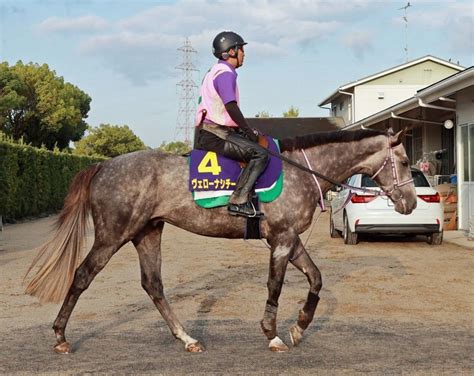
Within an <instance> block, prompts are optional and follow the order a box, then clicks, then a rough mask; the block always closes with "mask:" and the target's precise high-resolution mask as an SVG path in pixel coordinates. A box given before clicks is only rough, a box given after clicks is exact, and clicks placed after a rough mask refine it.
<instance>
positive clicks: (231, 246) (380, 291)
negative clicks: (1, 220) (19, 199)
mask: <svg viewBox="0 0 474 376" xmlns="http://www.w3.org/2000/svg"><path fill="white" fill-rule="evenodd" d="M54 219H55V217H54V216H53V217H48V218H43V219H39V220H35V221H30V222H25V223H21V224H15V225H9V226H6V227H5V228H4V231H3V232H0V270H1V274H0V286H1V288H0V303H1V304H0V334H1V338H2V341H1V342H0V372H1V373H3V374H32V373H35V374H36V373H42V374H58V373H59V374H82V373H121V374H135V373H147V374H173V375H175V374H298V375H301V374H314V373H315V372H317V373H318V374H356V373H374V374H401V373H408V374H446V375H452V374H466V375H468V374H473V373H474V361H473V354H474V340H473V339H474V338H473V337H474V327H473V316H474V315H473V312H474V293H473V288H472V275H473V270H474V268H473V266H474V262H473V253H472V251H471V250H469V249H466V248H462V247H459V246H456V245H448V244H445V245H443V246H441V247H433V246H429V245H428V244H426V243H425V242H424V239H422V238H421V237H420V238H419V239H418V238H409V239H405V238H395V237H392V238H370V239H362V241H361V242H360V243H359V244H358V245H357V246H346V245H344V244H343V242H342V239H331V238H330V237H329V234H328V215H327V214H323V215H321V217H320V219H319V220H318V222H317V223H316V225H315V227H314V230H313V232H312V233H311V234H308V233H307V234H303V236H302V239H303V241H306V240H307V241H308V243H307V249H308V251H309V253H310V254H311V256H312V258H313V260H314V261H315V263H316V264H317V265H318V267H319V268H320V270H321V272H322V274H323V281H324V286H323V290H322V292H321V302H320V304H319V306H318V310H317V312H316V318H315V320H314V322H313V324H312V325H311V326H310V327H309V328H308V330H307V331H306V333H305V337H304V339H303V341H302V343H301V345H300V346H299V347H297V348H291V349H290V351H289V352H287V353H281V354H275V353H271V352H270V351H268V350H267V348H266V347H267V345H268V343H267V341H266V339H265V337H264V336H263V334H262V332H261V330H260V327H259V321H260V319H261V317H262V314H263V309H264V305H265V300H266V293H267V290H266V281H267V272H268V258H269V252H268V250H267V249H266V248H265V246H264V244H263V243H262V242H260V241H247V242H245V241H242V240H224V239H210V238H204V237H200V236H197V235H193V234H190V233H186V232H184V231H182V230H180V229H177V228H175V227H172V226H165V233H164V239H163V282H164V286H165V292H166V294H167V296H168V298H169V301H170V303H171V305H172V307H173V309H174V310H175V312H176V314H177V315H178V317H179V318H180V319H181V320H182V322H183V323H184V325H185V326H186V328H187V330H188V332H189V334H190V335H192V336H193V337H195V338H197V339H199V340H200V341H202V343H204V344H205V346H206V348H207V351H206V352H204V353H202V354H188V353H186V352H185V351H184V345H183V344H182V343H181V342H180V341H177V340H175V339H174V338H173V337H172V335H171V334H170V332H169V330H168V328H167V326H166V325H165V323H164V321H163V320H162V318H161V316H160V315H159V313H158V312H157V311H156V309H155V308H154V306H153V304H152V302H151V301H150V300H149V298H148V297H147V295H146V294H145V293H144V291H143V290H142V288H141V286H140V272H139V265H138V257H137V254H136V252H135V250H134V248H133V246H132V245H131V244H127V245H125V246H124V247H123V249H122V250H121V251H120V252H118V253H117V254H116V255H115V256H114V257H113V259H112V260H111V262H110V263H109V264H108V265H107V267H106V268H105V269H104V271H103V272H102V273H100V274H99V275H98V276H97V278H96V279H95V280H94V281H93V283H92V285H91V286H90V288H89V289H88V290H87V291H86V292H85V293H84V294H83V295H82V296H81V298H80V300H79V303H78V305H77V306H76V309H75V311H74V312H73V315H72V317H71V320H70V323H69V326H68V331H67V333H66V334H67V336H68V340H69V342H71V344H72V347H73V351H74V353H73V354H70V355H57V354H55V353H54V352H53V351H52V346H53V345H54V342H55V339H54V335H53V331H52V329H51V325H52V322H53V321H54V318H55V317H56V314H57V312H58V310H59V306H58V305H43V306H42V305H40V304H39V303H38V302H37V301H36V300H35V299H34V298H32V297H29V296H26V295H24V294H23V286H22V278H23V275H24V273H25V271H26V269H27V268H28V266H29V264H30V263H31V261H32V258H33V256H34V254H35V251H34V250H33V248H35V247H37V246H39V245H40V244H41V243H42V242H44V241H45V240H46V239H48V237H49V235H50V233H49V230H50V229H51V226H52V223H53V221H54ZM88 240H89V242H90V240H91V234H89V236H88ZM307 290H308V285H307V282H306V279H305V277H304V276H303V275H302V274H300V273H299V272H298V271H297V270H296V269H295V268H293V267H292V266H290V267H289V269H288V273H287V276H286V280H285V285H284V287H283V293H282V296H281V298H280V309H279V313H278V318H279V330H280V336H281V337H282V338H283V340H284V341H286V343H287V344H290V340H289V334H288V328H289V327H290V326H291V325H292V324H293V322H294V320H295V319H296V317H297V313H298V310H299V309H300V308H301V306H302V304H303V302H304V298H305V297H306V294H307Z"/></svg>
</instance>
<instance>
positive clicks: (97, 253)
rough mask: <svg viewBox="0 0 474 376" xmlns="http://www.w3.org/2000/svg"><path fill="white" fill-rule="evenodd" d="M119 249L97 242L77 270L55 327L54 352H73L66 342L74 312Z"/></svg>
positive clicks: (117, 246)
mask: <svg viewBox="0 0 474 376" xmlns="http://www.w3.org/2000/svg"><path fill="white" fill-rule="evenodd" d="M119 248H120V246H119V245H116V246H105V245H102V244H99V243H98V242H97V241H96V242H95V243H94V245H93V247H92V249H91V250H90V252H89V254H88V255H87V257H86V258H85V259H84V261H83V262H82V264H81V265H79V267H78V268H77V270H76V272H75V274H74V280H73V282H72V284H71V287H70V288H69V291H68V293H67V295H66V298H65V299H64V302H63V305H62V307H61V310H60V311H59V313H58V316H57V317H56V320H55V321H54V325H53V329H54V333H55V335H56V342H57V343H56V345H55V346H54V350H55V351H56V352H57V353H61V354H67V353H69V352H71V346H70V345H69V343H68V342H67V341H66V337H65V330H66V325H67V323H68V320H69V317H70V316H71V313H72V310H73V309H74V306H75V305H76V303H77V300H78V299H79V297H80V296H81V294H82V293H83V292H84V291H85V290H86V289H87V288H88V287H89V285H90V284H91V282H92V280H93V279H94V277H95V276H96V275H97V274H98V273H99V272H100V271H101V270H102V269H103V268H104V266H105V265H106V264H107V262H108V261H109V260H110V258H111V257H112V256H113V254H114V253H115V252H117V250H118V249H119Z"/></svg>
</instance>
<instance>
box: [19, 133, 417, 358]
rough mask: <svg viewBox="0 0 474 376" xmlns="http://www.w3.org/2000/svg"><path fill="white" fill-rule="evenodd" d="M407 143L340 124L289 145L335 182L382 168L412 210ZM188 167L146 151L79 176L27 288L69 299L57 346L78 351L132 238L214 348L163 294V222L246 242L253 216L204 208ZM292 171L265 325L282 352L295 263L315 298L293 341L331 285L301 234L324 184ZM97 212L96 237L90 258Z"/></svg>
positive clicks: (150, 286)
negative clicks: (84, 323)
mask: <svg viewBox="0 0 474 376" xmlns="http://www.w3.org/2000/svg"><path fill="white" fill-rule="evenodd" d="M401 140H402V132H399V133H398V134H396V135H391V134H387V133H385V132H382V131H374V130H359V131H350V132H349V131H348V132H342V131H337V132H327V133H318V134H315V135H311V136H305V137H298V138H295V139H287V140H282V141H281V152H282V153H283V155H284V156H286V157H288V158H291V159H293V160H294V161H296V162H298V163H300V164H302V165H305V166H307V164H306V162H305V159H304V157H303V155H302V152H301V149H304V150H305V152H306V155H307V157H308V160H309V163H310V165H311V167H312V168H313V170H315V171H318V172H319V173H321V174H324V175H326V176H327V177H330V178H332V179H333V180H335V181H340V182H342V181H344V180H345V179H346V178H348V177H350V176H351V175H353V174H355V173H364V174H367V175H374V174H376V176H375V178H374V179H375V181H376V182H377V184H379V186H380V187H381V188H382V189H383V190H384V191H385V192H386V194H387V195H388V196H389V197H390V199H392V201H394V208H395V210H396V211H398V212H399V213H402V214H409V213H411V211H412V210H413V209H414V208H415V206H416V193H415V188H414V186H413V183H412V182H411V181H410V179H411V172H410V163H409V160H408V158H407V155H406V153H405V149H404V148H403V145H402V144H401ZM188 168H189V167H188V162H187V159H186V158H184V157H182V156H176V155H170V154H164V153H160V152H156V151H141V152H135V153H130V154H126V155H122V156H119V157H116V158H114V159H111V160H107V161H105V162H101V163H100V164H98V165H93V166H91V167H89V168H88V169H86V170H84V171H82V172H80V173H79V174H77V175H76V177H75V178H74V180H73V182H72V184H71V187H70V190H69V193H68V196H67V197H66V200H65V203H64V208H63V210H62V212H61V214H60V216H59V218H58V221H57V232H56V234H55V236H54V237H53V239H52V240H50V241H49V242H48V243H46V244H45V245H43V246H42V248H41V249H40V252H39V253H38V256H37V257H36V258H35V260H34V261H33V263H32V265H31V267H30V270H29V271H28V272H30V271H31V269H32V268H33V266H34V265H35V264H36V263H38V262H39V261H40V260H41V261H42V265H41V267H40V268H39V270H38V272H37V273H36V274H35V275H34V277H33V279H32V280H31V281H30V283H29V285H28V287H27V290H26V291H27V293H29V294H31V295H35V296H37V297H39V299H40V300H41V301H42V302H46V301H54V302H60V301H61V300H62V299H64V302H63V305H62V307H61V310H60V311H59V314H58V316H57V318H56V320H55V322H54V326H53V329H54V332H55V335H56V340H57V343H56V346H55V351H56V352H59V353H68V352H70V345H69V343H68V342H66V337H65V329H66V325H67V323H68V320H69V317H70V315H71V313H72V311H73V309H74V306H75V305H76V303H77V300H78V299H79V296H80V295H81V294H82V293H83V292H84V290H86V289H87V288H88V286H89V285H90V283H91V282H92V280H93V279H94V277H95V276H96V275H97V273H99V272H100V271H101V270H102V268H104V266H105V265H106V264H107V262H108V261H109V260H110V258H111V257H112V255H113V254H114V253H115V252H117V251H118V250H119V249H120V248H121V247H122V246H123V245H124V244H125V243H127V242H129V241H132V242H133V244H134V246H135V247H136V249H137V251H138V257H139V260H140V268H141V279H142V286H143V288H144V289H145V291H146V292H147V293H148V295H149V296H150V298H151V299H152V301H153V303H154V304H155V305H156V307H157V308H158V310H159V311H160V313H161V315H162V316H163V318H164V319H165V321H166V323H167V324H168V326H169V328H170V329H171V332H172V333H173V335H174V336H175V337H176V338H179V339H180V340H182V341H183V342H184V344H185V348H186V350H187V351H190V352H200V351H203V350H204V347H203V345H202V344H201V343H199V342H198V341H197V340H196V339H194V338H192V337H190V336H189V335H188V334H187V333H186V331H185V329H184V327H183V326H182V325H181V323H180V322H179V321H178V319H177V317H176V316H175V314H174V313H173V311H172V310H171V308H170V306H169V304H168V302H167V300H166V298H165V296H164V294H163V284H162V280H161V249H160V245H161V235H162V231H163V227H164V224H165V222H167V223H171V224H173V225H175V226H178V227H180V228H182V229H185V230H187V231H190V232H193V233H196V234H200V235H205V236H213V237H222V238H229V239H238V238H243V236H244V227H245V219H244V218H241V217H234V216H230V215H229V214H228V213H227V208H226V207H220V208H215V209H204V208H201V207H199V206H198V205H196V204H195V203H194V202H193V199H192V197H191V193H190V192H189V191H188V176H189V172H188ZM283 169H284V183H283V191H282V193H281V195H280V197H278V198H277V199H276V200H275V201H273V202H270V203H264V204H262V210H263V212H264V213H265V218H264V219H263V220H262V237H263V238H265V239H267V241H268V244H269V245H270V248H271V254H270V270H269V276H268V284H267V286H268V300H267V303H266V307H265V311H264V315H263V319H262V321H261V327H262V329H263V332H264V334H265V335H266V337H267V338H268V340H269V341H270V342H269V347H270V349H271V350H273V351H285V350H288V347H287V346H286V345H285V344H284V343H283V342H282V341H281V339H280V338H279V337H278V335H277V328H276V316H277V309H278V298H279V296H280V292H281V289H282V284H283V279H284V276H285V271H286V268H287V265H288V262H291V263H292V264H293V265H294V266H295V267H296V268H297V269H298V270H300V271H301V272H302V273H303V274H304V275H305V276H306V278H307V279H308V282H309V293H308V297H307V300H306V302H305V304H304V306H303V308H302V309H301V310H300V312H299V315H298V318H297V322H296V324H294V325H293V326H292V327H291V329H290V334H291V340H292V342H293V345H297V344H298V343H299V342H300V340H301V338H302V334H303V331H304V330H305V329H306V328H307V327H308V325H309V324H310V322H311V321H312V319H313V316H314V312H315V310H316V306H317V304H318V301H319V296H318V295H319V291H320V290H321V287H322V282H321V274H320V272H319V270H318V268H317V267H316V266H315V264H314V263H313V261H312V260H311V258H310V256H309V254H308V253H307V252H306V250H305V249H304V247H303V244H302V242H301V240H300V238H299V234H301V233H302V232H303V231H305V230H306V229H308V227H309V226H310V224H311V221H312V218H313V214H314V212H315V209H316V206H317V204H318V201H319V200H320V197H319V191H318V189H317V187H316V184H315V182H314V180H313V177H312V176H311V175H310V174H308V173H307V172H303V171H301V170H300V169H298V168H297V167H295V166H292V165H289V164H286V163H284V166H283ZM319 182H320V184H321V189H322V192H323V193H324V192H327V191H328V190H329V189H330V188H331V184H330V183H328V182H326V181H324V180H321V179H319ZM89 213H90V214H91V215H92V220H93V223H94V228H95V240H94V244H93V246H92V249H91V250H90V251H89V254H88V255H87V257H86V258H85V259H84V260H83V261H82V257H81V251H82V248H83V239H84V236H85V229H86V222H87V218H88V216H89ZM81 261H82V262H81ZM79 263H80V265H79ZM78 265H79V267H78Z"/></svg>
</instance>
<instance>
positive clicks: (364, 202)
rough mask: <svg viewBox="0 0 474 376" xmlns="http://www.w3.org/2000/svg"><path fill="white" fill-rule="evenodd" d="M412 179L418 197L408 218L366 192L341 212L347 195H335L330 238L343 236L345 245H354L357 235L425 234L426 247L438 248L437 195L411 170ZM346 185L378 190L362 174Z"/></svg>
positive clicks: (440, 236)
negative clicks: (414, 207)
mask: <svg viewBox="0 0 474 376" xmlns="http://www.w3.org/2000/svg"><path fill="white" fill-rule="evenodd" d="M412 175H413V181H414V183H415V189H416V193H417V196H418V197H417V206H416V209H415V210H413V212H412V213H411V214H409V215H403V214H400V213H397V212H396V211H395V210H394V207H393V206H394V205H393V203H392V201H390V200H389V199H388V198H387V197H386V196H385V197H384V196H375V195H373V194H371V193H365V192H364V193H361V192H356V193H355V195H354V196H352V198H351V200H350V201H349V202H348V203H347V205H346V206H345V207H344V208H342V207H343V206H344V203H345V202H346V200H347V197H348V195H349V193H350V191H349V189H342V190H340V191H338V192H337V194H336V196H335V197H334V198H333V200H332V201H331V217H330V220H329V231H330V234H331V237H333V238H336V237H339V236H340V232H342V236H343V238H344V243H346V244H357V241H358V235H359V234H404V235H409V234H412V235H418V234H425V235H426V236H427V241H428V243H429V244H433V245H439V244H441V243H442V241H443V221H444V211H443V205H442V203H441V202H440V196H439V193H438V192H436V190H435V189H433V188H432V187H431V186H430V183H429V182H428V180H427V179H426V177H425V176H424V175H423V173H422V172H421V171H420V170H418V169H415V168H412ZM347 184H348V185H352V186H354V187H364V188H370V189H375V190H380V188H379V187H378V186H377V185H376V184H375V182H374V181H373V180H371V179H370V178H369V177H368V176H366V175H361V174H357V175H354V176H352V177H351V178H350V179H349V180H348V182H347Z"/></svg>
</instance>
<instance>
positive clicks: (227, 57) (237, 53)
mask: <svg viewBox="0 0 474 376" xmlns="http://www.w3.org/2000/svg"><path fill="white" fill-rule="evenodd" d="M232 49H233V50H234V53H235V56H232V55H231V54H230V53H229V52H230V50H229V51H228V52H223V53H222V59H223V60H226V61H227V60H229V59H230V58H234V59H236V60H237V66H236V68H239V67H241V66H242V64H241V63H240V61H239V46H235V47H234V48H231V50H232Z"/></svg>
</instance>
